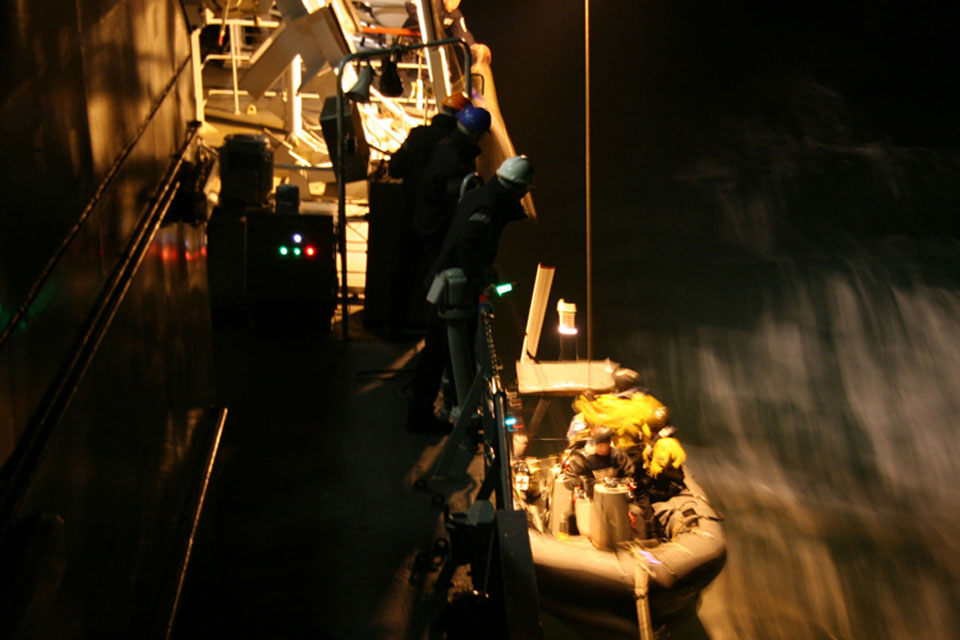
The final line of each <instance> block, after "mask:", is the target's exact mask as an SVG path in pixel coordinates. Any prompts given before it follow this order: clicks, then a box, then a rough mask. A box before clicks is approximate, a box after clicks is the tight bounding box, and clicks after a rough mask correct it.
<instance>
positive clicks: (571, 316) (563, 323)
mask: <svg viewBox="0 0 960 640" xmlns="http://www.w3.org/2000/svg"><path fill="white" fill-rule="evenodd" d="M557 313H558V314H559V316H560V326H559V327H558V328H557V330H558V331H559V332H560V335H564V336H575V335H577V305H576V304H574V303H573V302H566V301H564V299H563V298H560V300H559V302H557Z"/></svg>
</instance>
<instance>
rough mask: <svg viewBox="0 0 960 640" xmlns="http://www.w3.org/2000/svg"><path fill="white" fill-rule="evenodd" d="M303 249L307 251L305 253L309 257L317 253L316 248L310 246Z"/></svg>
mask: <svg viewBox="0 0 960 640" xmlns="http://www.w3.org/2000/svg"><path fill="white" fill-rule="evenodd" d="M305 251H306V252H307V255H308V256H310V257H311V258H312V257H313V256H315V255H316V254H317V250H316V249H314V248H313V247H310V246H308V247H307V248H306V249H305Z"/></svg>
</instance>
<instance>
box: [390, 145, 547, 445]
mask: <svg viewBox="0 0 960 640" xmlns="http://www.w3.org/2000/svg"><path fill="white" fill-rule="evenodd" d="M532 188H533V164H532V163H531V162H530V160H529V158H527V157H526V156H514V157H513V158H508V159H507V160H505V161H504V162H503V164H501V165H500V168H499V169H497V173H496V176H495V177H494V178H493V179H491V180H490V181H489V182H488V183H487V184H485V185H483V186H482V187H480V188H478V189H474V190H472V191H469V192H467V193H466V195H464V197H463V200H462V201H461V202H460V205H459V206H458V207H457V210H456V214H455V215H454V218H453V222H452V223H451V225H450V229H449V231H448V232H447V235H446V238H445V239H444V242H443V245H442V248H441V250H440V255H439V256H438V258H437V260H436V261H435V262H434V265H433V268H432V269H431V270H430V272H431V277H432V276H433V275H435V274H437V273H440V272H441V271H443V270H444V269H449V268H451V267H460V268H461V269H463V271H464V274H465V275H466V277H467V283H468V288H469V290H470V293H471V295H472V296H473V298H474V300H475V301H479V298H480V295H481V293H482V292H483V290H484V289H485V288H486V287H487V286H489V285H490V284H494V283H495V282H496V280H495V278H493V276H492V266H493V261H494V259H495V258H496V257H497V249H498V245H499V243H500V235H501V233H502V232H503V229H504V227H505V226H506V225H507V224H508V223H509V222H511V221H513V220H521V219H523V218H525V217H526V216H525V214H524V212H523V206H522V205H521V204H520V200H521V199H522V198H523V196H524V195H525V194H526V193H527V192H528V191H529V190H530V189H532ZM435 311H436V310H434V312H433V313H431V314H430V320H429V323H428V325H427V336H426V344H425V346H424V348H423V351H421V352H420V356H419V359H418V360H417V365H416V369H415V371H414V376H413V397H412V399H411V401H410V406H409V411H408V413H407V430H408V431H444V430H445V431H449V424H446V425H444V424H442V421H440V420H438V419H437V418H436V417H435V416H434V415H433V403H434V400H435V399H436V397H437V393H438V392H439V390H440V379H441V377H442V376H443V369H444V367H445V366H446V364H447V360H448V359H449V355H448V348H447V337H446V326H445V325H444V322H443V320H442V319H441V318H440V317H439V316H438V315H437V313H436V312H435Z"/></svg>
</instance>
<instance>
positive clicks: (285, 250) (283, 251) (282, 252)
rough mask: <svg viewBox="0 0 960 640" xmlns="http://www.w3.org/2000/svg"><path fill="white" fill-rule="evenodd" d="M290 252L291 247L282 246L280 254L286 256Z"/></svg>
mask: <svg viewBox="0 0 960 640" xmlns="http://www.w3.org/2000/svg"><path fill="white" fill-rule="evenodd" d="M288 253H290V250H289V249H287V248H286V247H280V255H282V256H285V255H287V254H288Z"/></svg>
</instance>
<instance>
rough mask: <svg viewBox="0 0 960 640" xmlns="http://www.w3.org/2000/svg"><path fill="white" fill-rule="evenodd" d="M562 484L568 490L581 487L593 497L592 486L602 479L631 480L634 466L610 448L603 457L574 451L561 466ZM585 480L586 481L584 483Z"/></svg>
mask: <svg viewBox="0 0 960 640" xmlns="http://www.w3.org/2000/svg"><path fill="white" fill-rule="evenodd" d="M563 475H564V476H565V477H564V484H566V485H567V487H569V488H570V489H572V488H573V487H575V486H577V485H583V488H584V489H586V491H587V495H588V496H592V495H593V485H594V483H596V482H597V481H598V480H602V479H604V478H632V477H633V475H634V465H633V462H632V461H631V460H630V458H629V457H628V456H627V454H625V453H624V452H623V451H621V450H620V449H617V448H615V447H610V453H609V454H608V455H605V456H601V455H597V454H591V455H587V454H586V453H584V452H583V450H578V451H574V452H573V453H571V454H570V457H569V458H567V461H566V464H564V466H563ZM584 478H586V481H584Z"/></svg>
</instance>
